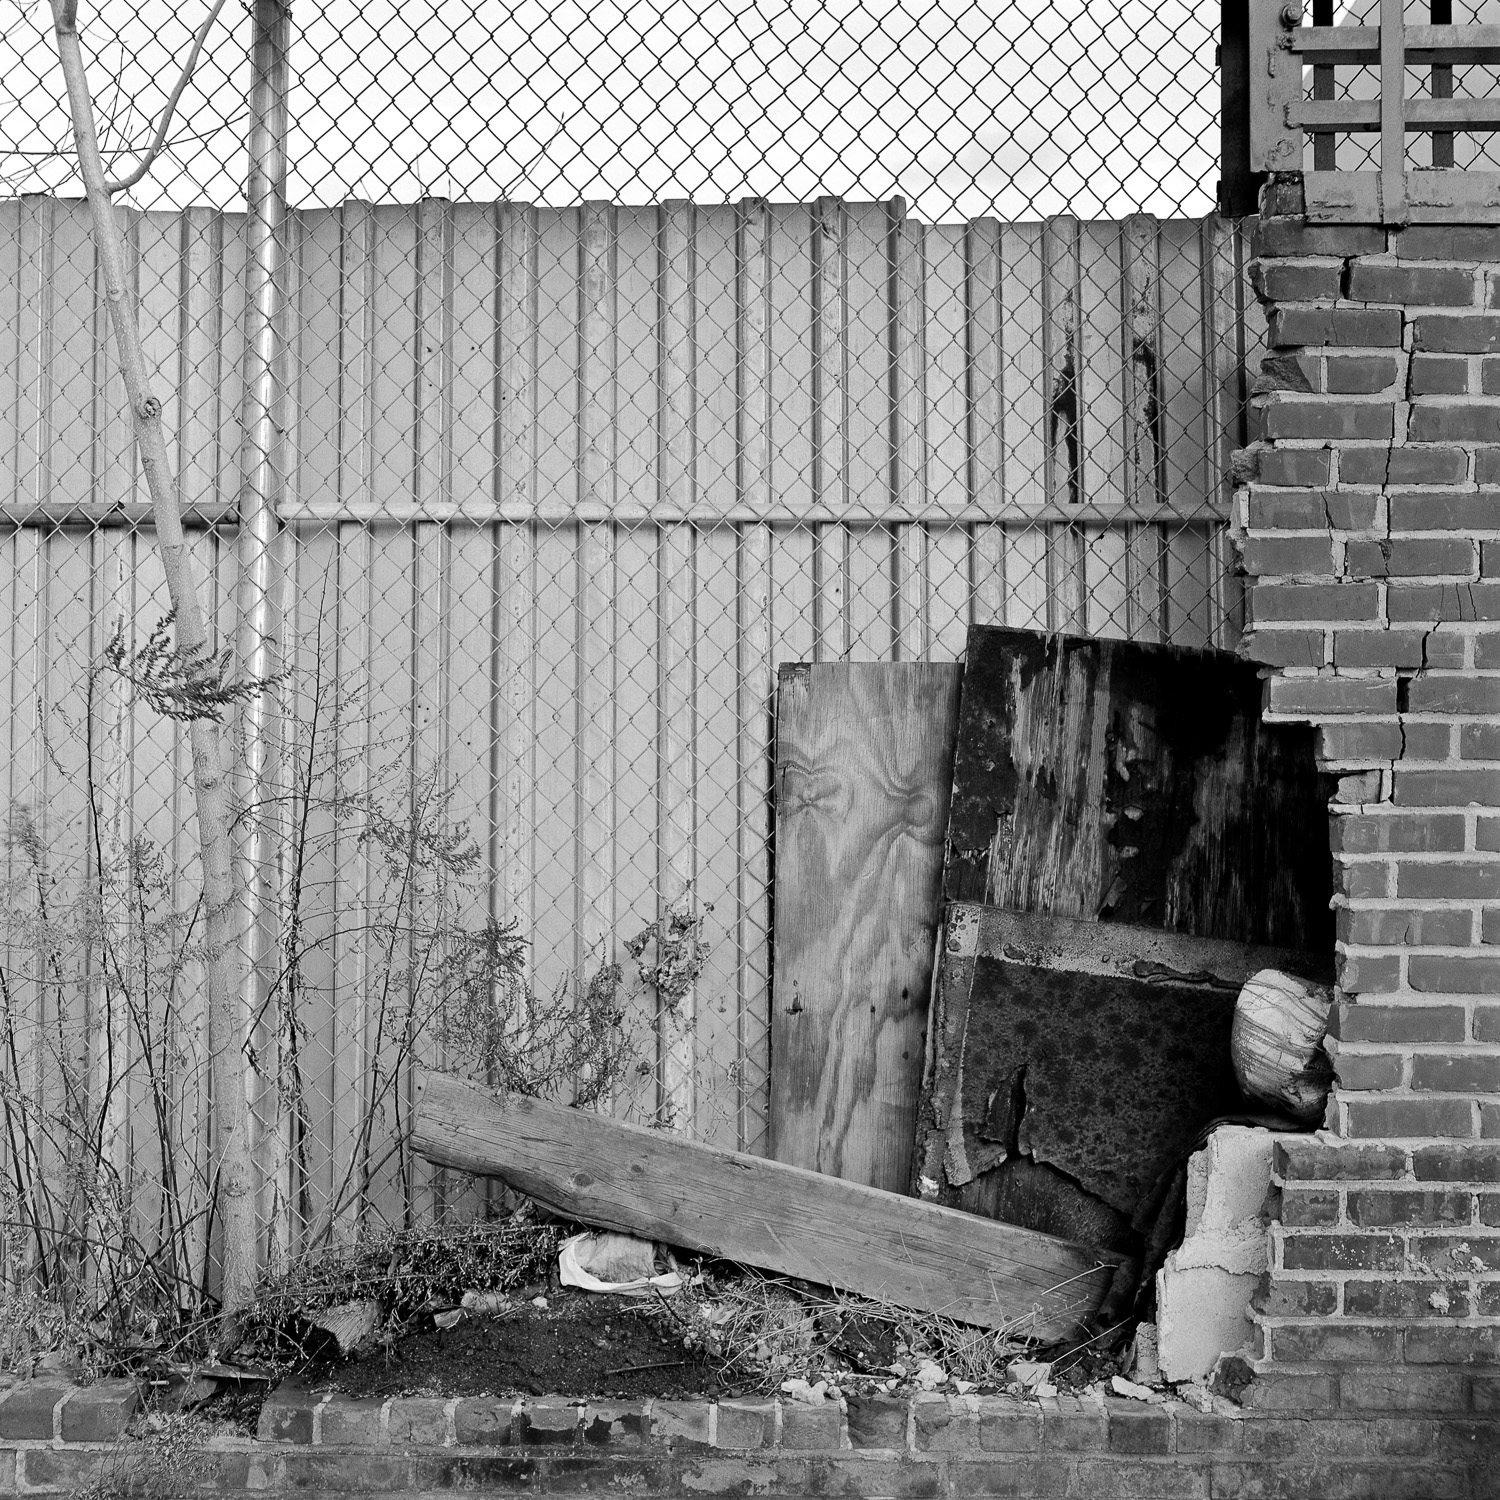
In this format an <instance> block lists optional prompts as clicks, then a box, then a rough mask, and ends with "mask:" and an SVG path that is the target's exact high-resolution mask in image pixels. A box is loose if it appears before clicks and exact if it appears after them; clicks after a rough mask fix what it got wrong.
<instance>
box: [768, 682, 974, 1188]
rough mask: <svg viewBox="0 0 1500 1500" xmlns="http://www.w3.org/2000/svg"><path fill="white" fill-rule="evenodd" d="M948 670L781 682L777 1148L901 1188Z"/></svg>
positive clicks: (947, 727) (927, 969)
mask: <svg viewBox="0 0 1500 1500" xmlns="http://www.w3.org/2000/svg"><path fill="white" fill-rule="evenodd" d="M958 684H959V668H958V667H957V666H955V665H952V664H947V663H943V664H934V663H925V662H902V663H869V664H843V663H829V664H823V665H817V666H807V665H795V666H792V665H785V666H782V667H781V669H780V671H779V672H778V678H777V721H776V918H775V933H776V953H775V961H774V964H773V966H772V972H773V975H774V988H773V992H772V1001H771V1058H772V1066H771V1154H772V1155H773V1156H774V1157H776V1159H777V1160H778V1161H785V1162H790V1163H793V1164H794V1165H797V1166H802V1167H807V1168H808V1169H810V1170H813V1171H819V1172H826V1173H829V1174H830V1175H833V1176H837V1177H843V1178H847V1179H848V1180H850V1181H855V1182H863V1183H866V1184H868V1185H869V1186H872V1187H881V1188H886V1189H888V1190H890V1191H899V1190H900V1189H901V1188H903V1187H904V1186H905V1184H906V1181H907V1177H908V1172H909V1165H910V1159H911V1143H912V1132H913V1128H914V1124H915V1120H916V1107H917V1095H918V1089H919V1085H920V1081H921V1071H922V1027H923V1018H924V1015H925V1012H926V1002H927V993H928V985H929V983H930V979H931V973H932V952H933V935H934V932H935V930H936V927H937V921H938V915H939V911H938V902H939V895H940V886H941V868H942V858H943V851H942V837H943V828H944V825H945V823H946V819H947V796H946V792H945V788H946V785H947V781H948V768H949V766H950V764H951V762H952V752H953V734H954V727H955V721H956V715H957V709H958Z"/></svg>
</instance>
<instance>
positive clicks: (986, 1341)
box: [670, 1265, 1031, 1390]
mask: <svg viewBox="0 0 1500 1500" xmlns="http://www.w3.org/2000/svg"><path fill="white" fill-rule="evenodd" d="M670 1315H671V1316H673V1317H674V1318H676V1319H677V1321H678V1322H679V1323H680V1324H681V1325H682V1329H683V1337H684V1342H686V1343H687V1344H688V1346H689V1347H690V1348H697V1347H701V1348H704V1349H706V1350H707V1351H708V1353H710V1354H711V1355H713V1356H715V1357H716V1358H719V1359H722V1360H723V1361H724V1376H725V1378H726V1380H728V1381H731V1382H734V1381H743V1382H746V1383H748V1384H751V1385H754V1386H756V1387H758V1388H760V1389H763V1390H772V1389H775V1388H776V1387H777V1386H779V1385H780V1384H781V1382H782V1381H784V1380H790V1379H809V1378H810V1379H817V1378H819V1377H820V1376H822V1375H824V1374H826V1373H829V1372H833V1373H835V1374H837V1375H840V1376H845V1375H886V1376H889V1375H893V1374H894V1375H895V1376H896V1377H897V1378H900V1377H901V1376H902V1375H906V1376H910V1375H912V1374H914V1373H915V1372H916V1370H917V1368H918V1367H919V1366H920V1365H921V1364H922V1363H923V1362H925V1361H931V1362H932V1363H933V1364H936V1365H938V1366H940V1367H941V1368H942V1369H943V1371H945V1372H946V1374H947V1375H948V1376H949V1377H950V1378H953V1379H957V1380H965V1381H970V1382H972V1383H973V1384H974V1385H975V1386H976V1387H1000V1386H1003V1385H1004V1384H1005V1367H1006V1365H1007V1364H1008V1363H1009V1362H1010V1361H1011V1360H1012V1359H1015V1358H1017V1357H1020V1356H1022V1355H1024V1354H1026V1353H1027V1352H1028V1350H1029V1349H1030V1347H1031V1344H1030V1342H1029V1341H1028V1339H1027V1337H1026V1320H1020V1321H1018V1322H1017V1323H1016V1324H1015V1325H1014V1326H1012V1327H1007V1328H1001V1329H993V1328H975V1327H973V1326H971V1325H969V1324H967V1323H958V1322H955V1321H954V1320H953V1319H951V1318H945V1317H942V1316H940V1315H938V1314H936V1313H919V1312H913V1311H912V1310H911V1309H910V1308H904V1307H897V1306H896V1305H894V1304H893V1303H890V1302H882V1301H876V1300H873V1299H871V1298H869V1297H862V1296H858V1295H856V1294H854V1293H852V1292H840V1291H830V1290H828V1289H827V1288H823V1287H816V1286H811V1285H809V1284H808V1283H806V1282H802V1281H794V1280H791V1279H788V1278H785V1277H778V1276H771V1275H767V1274H765V1273H763V1272H760V1271H755V1270H751V1269H748V1268H743V1267H737V1266H736V1267H729V1266H722V1265H719V1266H713V1267H710V1268H706V1269H705V1271H704V1274H703V1279H702V1280H701V1282H695V1283H694V1284H693V1285H692V1287H691V1288H689V1290H688V1291H687V1292H686V1293H684V1294H682V1295H680V1296H678V1297H676V1298H674V1299H673V1302H672V1305H671V1307H670Z"/></svg>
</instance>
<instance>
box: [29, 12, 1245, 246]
mask: <svg viewBox="0 0 1500 1500" xmlns="http://www.w3.org/2000/svg"><path fill="white" fill-rule="evenodd" d="M4 3H5V4H6V5H7V6H8V7H11V10H12V15H11V21H10V24H8V25H7V26H6V27H5V28H4V34H3V36H0V75H3V77H4V78H5V80H6V90H7V93H8V95H9V98H8V100H7V103H6V108H5V110H4V116H5V118H4V120H3V122H0V193H35V192H59V191H61V192H67V193H72V192H73V191H75V189H74V181H75V179H74V176H73V163H72V155H71V141H70V135H69V128H68V123H67V114H66V109H65V106H64V104H63V89H62V83H61V78H60V75H59V72H58V69H57V65H56V55H55V45H54V42H53V39H52V37H51V34H50V27H51V16H50V11H49V9H48V7H47V6H46V5H44V4H42V3H40V0H31V3H29V4H28V3H20V4H18V3H17V0H4ZM210 3H211V0H199V3H197V4H195V5H193V6H190V7H186V8H177V7H171V6H168V5H166V4H164V3H162V0H133V3H132V0H103V3H102V4H101V5H100V6H99V7H98V8H97V10H94V11H92V12H91V11H90V10H89V9H88V8H86V7H85V8H84V9H82V11H81V13H80V25H81V29H82V35H83V38H84V45H85V49H86V52H87V54H88V55H89V56H90V59H91V75H92V78H93V83H94V88H95V91H96V93H97V96H98V105H97V107H98V111H99V114H100V117H101V124H102V135H103V140H104V145H105V149H106V152H107V153H108V154H109V155H110V156H111V157H112V158H113V167H114V170H115V171H116V173H117V174H123V173H124V172H126V171H128V170H129V169H130V167H131V166H132V165H133V162H134V159H135V158H134V155H133V153H135V152H138V151H139V150H141V149H143V148H144V146H145V144H146V143H147V142H148V141H149V139H150V137H151V135H152V132H153V129H154V127H155V123H156V121H157V120H158V119H159V117H160V113H161V111H162V109H163V107H164V105H165V103H166V99H167V96H168V94H169V92H170V90H171V88H172V85H173V83H174V82H175V80H176V77H177V75H178V72H179V69H180V66H181V63H182V60H183V59H184V58H185V57H186V55H187V52H188V49H189V47H190V45H191V39H192V35H193V32H194V31H195V29H196V28H197V27H198V26H199V25H201V23H202V21H203V19H204V17H205V16H206V15H207V13H208V10H209V8H210ZM1219 9H1220V7H1219V6H1218V4H1217V3H1213V4H1210V3H1207V0H1164V3H1161V4H1148V3H1146V0H1110V3H1102V4H1101V3H1098V0H936V3H933V0H707V3H704V0H696V3H694V4H687V3H682V0H599V3H590V4H583V3H581V0H365V3H361V4H358V5H356V4H354V3H353V0H331V3H328V4H323V5H318V6H313V5H310V4H298V5H295V6H294V7H293V10H292V40H291V88H290V97H289V99H288V109H289V115H290V122H291V123H290V136H289V142H288V145H289V157H290V175H289V181H288V198H289V201H290V202H291V203H292V204H294V205H308V206H311V205H328V204H333V203H338V202H341V201H343V200H345V199H347V198H351V197H353V198H362V199H367V200H370V201H375V202H412V201H416V200H418V199H420V198H422V197H427V196H433V197H446V198H453V199H467V200H474V201H479V200H492V199H496V198H504V199H509V200H511V201H515V202H531V203H536V204H539V205H545V206H551V207H566V206H569V205H573V204H577V203H581V202H584V201H588V200H599V199H608V200H613V201H615V202H619V203H649V202H656V201H661V200H663V199H673V198H692V199H695V200H696V201H698V202H723V201H732V200H734V199H737V198H741V197H764V198H769V199H773V200H780V201H787V200H791V201H807V200H809V199H812V198H814V197H817V196H820V195H825V194H826V195H836V196H842V197H845V198H864V199H882V198H889V197H892V196H896V195H900V196H903V197H905V198H906V200H907V201H908V203H909V204H910V206H911V209H912V212H913V213H914V214H915V215H916V216H917V217H919V218H922V219H925V220H928V221H929V222H937V221H940V220H945V219H953V218H972V217H979V216H983V215H991V214H992V215H996V216H998V217H1001V218H1006V219H1030V218H1037V217H1045V216H1048V215H1052V214H1058V213H1071V214H1075V215H1077V216H1079V217H1080V218H1099V217H1109V218H1119V217H1124V216H1125V215H1127V214H1129V213H1132V212H1137V211H1144V212H1148V213H1154V214H1157V215H1158V216H1160V217H1176V216H1184V215H1185V216H1189V217H1197V216H1200V215H1202V214H1204V213H1207V212H1209V211H1210V210H1211V208H1212V206H1213V198H1214V181H1215V178H1216V176H1217V170H1218V169H1217V156H1218V131H1217V118H1218V88H1217V75H1216V63H1215V50H1214V49H1215V43H1216V40H1217V32H1218V23H1219ZM250 31H251V26H250V17H249V14H248V7H246V6H244V5H234V6H226V7H225V9H224V11H223V13H222V14H221V15H220V17H219V18H218V20H217V22H216V23H215V26H214V27H213V29H212V31H211V33H210V35H209V38H208V42H207V44H206V46H205V48H204V53H203V58H202V60H201V61H200V63H199V65H198V68H197V70H196V72H195V74H194V76H193V78H192V80H191V81H190V83H189V85H188V87H187V88H186V90H184V92H183V96H182V99H181V101H180V104H179V106H178V109H177V111H176V114H175V117H174V119H173V123H172V128H171V130H170V132H169V133H168V142H167V147H166V150H165V151H164V153H163V157H162V159H161V160H160V161H159V163H158V165H157V167H156V169H155V170H153V172H152V173H151V174H150V175H149V176H148V177H147V178H146V179H145V180H144V181H142V182H141V183H140V184H139V185H138V186H137V187H136V188H135V189H133V190H132V193H131V195H130V197H129V200H128V201H130V202H132V203H134V204H136V205H137V206H139V207H142V208H180V207H187V206H192V205H199V204H206V205H209V206H212V207H217V208H221V209H225V210H235V209H239V208H241V207H243V191H244V182H245V166H246V160H245V148H244V136H245V130H246V108H245V98H246V94H247V90H248V83H249V60H248V47H249V43H250Z"/></svg>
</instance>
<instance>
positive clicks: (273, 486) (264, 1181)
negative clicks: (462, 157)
mask: <svg viewBox="0 0 1500 1500" xmlns="http://www.w3.org/2000/svg"><path fill="white" fill-rule="evenodd" d="M252 24H253V31H252V40H251V75H250V98H249V106H250V109H249V137H248V148H249V149H248V156H249V162H248V167H247V177H246V186H245V209H246V216H245V235H246V251H247V264H246V278H247V284H246V298H245V365H244V407H243V424H242V432H243V436H242V446H241V450H240V483H239V532H238V540H237V548H238V559H237V561H238V588H237V598H236V609H235V629H236V635H237V641H236V647H237V649H236V656H237V659H238V663H239V669H240V671H241V672H243V673H244V674H246V675H247V676H249V677H252V678H261V679H264V678H269V677H273V676H274V675H275V674H276V672H277V670H278V669H279V667H280V661H281V655H282V642H281V640H280V629H281V603H282V601H281V597H280V594H281V578H280V569H279V565H278V564H279V559H278V556H277V551H278V536H277V533H278V522H277V508H278V502H279V500H280V491H281V483H282V473H283V468H284V463H283V455H282V452H281V431H282V427H283V425H284V423H283V413H282V411H281V403H282V398H283V394H284V389H285V370H284V368H283V364H284V358H285V356H284V344H285V332H286V330H285V327H284V319H285V301H286V269H287V264H288V259H287V242H286V233H287V212H286V207H287V205H286V176H287V118H288V116H287V89H288V51H289V47H290V39H291V6H290V3H289V0H255V4H254V12H253V22H252ZM242 730H243V735H244V746H243V755H242V761H241V806H242V810H251V816H249V817H248V818H244V819H243V821H242V823H241V827H242V829H244V832H243V833H242V836H241V840H240V849H241V860H242V864H241V869H242V870H243V872H244V890H245V900H246V929H245V931H246V947H247V952H246V955H245V956H246V959H247V963H246V966H245V969H244V971H243V972H244V974H245V976H246V977H245V993H244V996H243V1015H244V1017H245V1019H246V1021H247V1022H249V1023H251V1025H252V1028H253V1030H252V1041H253V1042H254V1043H255V1054H256V1056H257V1057H259V1058H260V1059H262V1062H261V1063H260V1065H259V1066H260V1068H261V1074H260V1076H259V1078H256V1077H250V1076H247V1087H248V1088H249V1089H250V1092H251V1106H252V1116H251V1117H252V1141H253V1144H254V1149H255V1153H256V1158H257V1163H258V1166H259V1168H260V1171H261V1174H262V1175H261V1195H260V1202H261V1211H262V1214H267V1213H272V1214H274V1211H275V1207H276V1199H280V1201H281V1202H282V1203H283V1204H284V1203H285V1202H286V1200H287V1196H288V1194H287V1188H288V1187H289V1184H286V1183H283V1182H282V1181H281V1180H280V1179H281V1177H282V1176H283V1173H282V1171H281V1170H280V1166H279V1161H278V1163H270V1162H267V1160H266V1152H267V1149H268V1147H269V1146H270V1143H271V1142H272V1141H274V1138H275V1137H274V1130H273V1131H272V1132H270V1133H268V1130H267V1121H266V1120H265V1119H264V1117H263V1116H262V1114H261V1110H260V1109H258V1108H257V1107H256V1106H257V1105H258V1104H260V1105H262V1106H264V1104H265V1102H266V1101H269V1105H270V1108H271V1109H273V1110H274V1108H275V1099H276V1090H275V1080H274V1078H273V1077H267V1076H266V1073H265V1069H266V1067H268V1066H270V1067H274V1062H273V1061H272V1059H274V1056H275V1052H276V1035H275V1032H276V1026H275V1018H274V1017H270V1016H268V1015H267V1014H266V1001H267V998H268V996H269V994H270V992H271V989H272V987H273V985H274V982H275V981H274V974H275V968H276V950H277V925H278V924H277V917H276V895H277V888H278V860H279V855H280V852H281V851H280V850H279V849H278V847H277V842H278V841H277V840H276V838H275V828H276V822H277V820H276V818H275V817H274V815H273V813H274V807H275V803H274V800H273V799H274V798H275V796H276V794H277V791H278V786H277V779H278V778H277V768H278V764H279V761H280V743H279V741H280V725H279V723H278V714H277V698H276V695H275V694H274V693H271V692H263V693H261V694H259V695H257V696H255V697H253V698H251V699H250V701H249V704H248V705H247V708H246V712H245V715H244V719H243V725H242ZM257 1034H258V1035H257ZM278 1155H279V1154H278ZM268 1185H270V1186H273V1187H274V1188H275V1190H276V1193H275V1197H274V1198H272V1199H270V1200H268V1199H267V1197H266V1193H265V1189H266V1187H267V1186H268ZM275 1217H276V1220H277V1224H278V1226H279V1227H278V1229H277V1230H276V1231H273V1232H276V1233H278V1234H281V1235H284V1234H285V1232H286V1220H285V1215H284V1214H277V1215H275ZM267 1227H269V1226H267Z"/></svg>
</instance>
